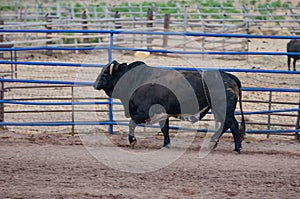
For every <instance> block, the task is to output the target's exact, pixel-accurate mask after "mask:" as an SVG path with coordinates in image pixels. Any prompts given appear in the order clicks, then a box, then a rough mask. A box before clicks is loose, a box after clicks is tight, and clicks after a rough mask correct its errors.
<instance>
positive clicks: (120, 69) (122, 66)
mask: <svg viewBox="0 0 300 199" xmlns="http://www.w3.org/2000/svg"><path fill="white" fill-rule="evenodd" d="M126 66H127V64H126V63H122V64H117V65H115V66H114V70H113V72H114V73H116V72H119V71H122V70H124V69H125V67H126Z"/></svg>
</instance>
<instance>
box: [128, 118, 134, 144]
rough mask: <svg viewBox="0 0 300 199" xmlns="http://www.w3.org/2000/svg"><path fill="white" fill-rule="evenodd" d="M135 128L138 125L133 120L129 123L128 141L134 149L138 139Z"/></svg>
mask: <svg viewBox="0 0 300 199" xmlns="http://www.w3.org/2000/svg"><path fill="white" fill-rule="evenodd" d="M135 127H136V123H135V122H134V121H133V120H132V119H131V120H130V122H129V133H128V140H129V144H130V146H131V147H132V148H134V145H135V144H136V138H135V136H134V130H135Z"/></svg>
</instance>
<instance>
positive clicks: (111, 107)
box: [108, 32, 114, 134]
mask: <svg viewBox="0 0 300 199" xmlns="http://www.w3.org/2000/svg"><path fill="white" fill-rule="evenodd" d="M113 46H114V33H113V32H111V33H110V40H109V48H108V63H110V62H111V61H112V50H113ZM108 102H109V122H110V124H109V129H108V131H109V133H110V134H113V133H114V128H113V121H114V116H113V99H112V98H111V97H110V98H109V99H108Z"/></svg>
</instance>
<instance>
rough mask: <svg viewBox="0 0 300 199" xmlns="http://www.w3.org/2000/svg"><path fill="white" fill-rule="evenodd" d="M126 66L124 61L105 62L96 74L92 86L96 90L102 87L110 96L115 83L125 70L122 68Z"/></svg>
mask: <svg viewBox="0 0 300 199" xmlns="http://www.w3.org/2000/svg"><path fill="white" fill-rule="evenodd" d="M126 66H127V64H126V63H122V64H120V63H118V62H117V61H115V60H114V61H112V62H111V63H109V64H107V65H106V66H104V67H103V69H102V71H101V73H100V74H99V75H98V77H97V79H96V81H95V82H94V85H93V87H94V88H95V89H96V90H102V89H103V90H104V91H105V93H106V94H107V95H108V96H109V97H111V96H112V92H113V90H114V87H115V85H116V83H117V82H118V80H119V79H120V77H121V76H122V75H123V74H124V72H125V70H124V69H125V67H126Z"/></svg>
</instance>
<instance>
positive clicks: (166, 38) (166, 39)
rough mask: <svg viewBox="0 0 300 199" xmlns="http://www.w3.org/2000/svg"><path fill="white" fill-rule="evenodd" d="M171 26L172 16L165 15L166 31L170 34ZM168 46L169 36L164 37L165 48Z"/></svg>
mask: <svg viewBox="0 0 300 199" xmlns="http://www.w3.org/2000/svg"><path fill="white" fill-rule="evenodd" d="M169 26H170V14H165V20H164V31H165V32H168V31H169ZM167 46H168V35H164V36H163V48H166V47H167Z"/></svg>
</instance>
